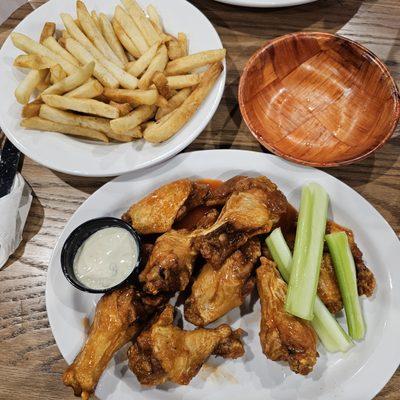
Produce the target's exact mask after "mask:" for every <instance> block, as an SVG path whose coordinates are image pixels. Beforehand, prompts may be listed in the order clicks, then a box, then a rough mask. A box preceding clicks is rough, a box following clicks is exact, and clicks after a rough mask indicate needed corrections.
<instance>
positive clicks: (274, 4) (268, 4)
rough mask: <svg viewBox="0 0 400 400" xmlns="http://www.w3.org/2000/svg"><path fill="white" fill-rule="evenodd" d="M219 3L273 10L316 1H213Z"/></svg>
mask: <svg viewBox="0 0 400 400" xmlns="http://www.w3.org/2000/svg"><path fill="white" fill-rule="evenodd" d="M214 1H218V2H219V3H225V4H232V5H234V6H243V7H259V8H261V7H265V8H275V7H290V6H298V5H300V4H307V3H313V2H314V1H317V0H214Z"/></svg>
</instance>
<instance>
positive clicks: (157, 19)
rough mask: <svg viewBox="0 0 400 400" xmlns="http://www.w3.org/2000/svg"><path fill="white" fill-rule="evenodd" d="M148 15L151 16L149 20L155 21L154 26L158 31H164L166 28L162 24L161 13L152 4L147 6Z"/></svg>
mask: <svg viewBox="0 0 400 400" xmlns="http://www.w3.org/2000/svg"><path fill="white" fill-rule="evenodd" d="M147 15H148V16H149V20H150V21H151V22H152V23H153V26H154V28H155V29H156V30H158V33H161V32H163V31H164V29H163V26H162V22H161V17H160V14H159V13H158V11H157V9H156V8H155V7H154V6H153V5H152V4H150V5H149V6H148V7H147Z"/></svg>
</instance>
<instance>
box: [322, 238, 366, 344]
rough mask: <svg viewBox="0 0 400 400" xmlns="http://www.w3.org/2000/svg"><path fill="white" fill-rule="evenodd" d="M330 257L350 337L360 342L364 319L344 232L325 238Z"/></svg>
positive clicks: (362, 334)
mask: <svg viewBox="0 0 400 400" xmlns="http://www.w3.org/2000/svg"><path fill="white" fill-rule="evenodd" d="M325 238H326V242H327V243H328V247H329V252H330V253H331V256H332V261H333V265H334V267H335V271H336V276H337V280H338V283H339V288H340V293H341V295H342V299H343V303H344V310H345V313H346V320H347V326H348V329H349V334H350V336H351V337H352V338H353V339H355V340H360V339H362V338H363V337H364V335H365V325H364V319H363V315H362V311H361V306H360V300H359V298H358V290H357V276H356V267H355V264H354V259H353V255H352V254H351V249H350V246H349V240H348V238H347V235H346V233H345V232H335V233H331V234H329V235H326V236H325Z"/></svg>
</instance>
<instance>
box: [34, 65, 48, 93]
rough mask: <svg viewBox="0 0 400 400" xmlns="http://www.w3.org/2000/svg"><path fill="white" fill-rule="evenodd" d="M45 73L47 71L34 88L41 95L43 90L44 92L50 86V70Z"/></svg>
mask: <svg viewBox="0 0 400 400" xmlns="http://www.w3.org/2000/svg"><path fill="white" fill-rule="evenodd" d="M46 71H48V72H47V74H46V76H45V77H44V78H43V79H42V80H41V81H40V82H39V84H38V85H37V86H36V89H37V90H38V91H39V93H42V92H43V91H44V90H46V89H47V88H48V87H49V86H50V70H46Z"/></svg>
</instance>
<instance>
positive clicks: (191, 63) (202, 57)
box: [165, 49, 226, 75]
mask: <svg viewBox="0 0 400 400" xmlns="http://www.w3.org/2000/svg"><path fill="white" fill-rule="evenodd" d="M225 54H226V50H225V49H218V50H207V51H201V52H200V53H196V54H191V55H190V56H186V57H181V58H178V59H176V60H173V61H170V62H169V63H168V65H167V67H166V69H165V73H166V74H167V75H180V74H186V73H187V72H192V71H193V70H195V69H197V68H200V67H204V66H205V65H208V64H213V63H216V62H218V61H222V60H223V59H224V58H225Z"/></svg>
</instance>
